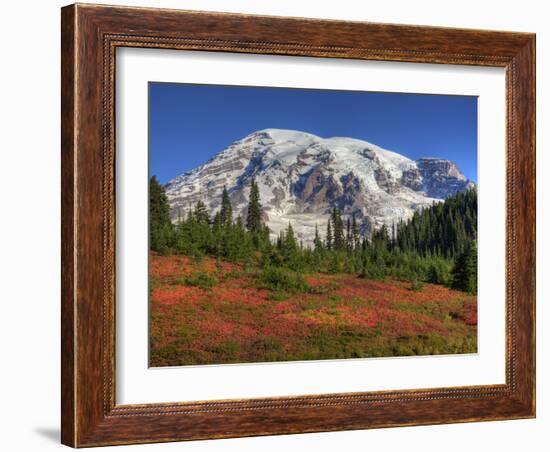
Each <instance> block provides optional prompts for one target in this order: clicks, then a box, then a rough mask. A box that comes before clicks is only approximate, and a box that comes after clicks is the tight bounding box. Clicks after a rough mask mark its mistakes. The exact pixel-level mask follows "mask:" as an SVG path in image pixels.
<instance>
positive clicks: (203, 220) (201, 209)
mask: <svg viewBox="0 0 550 452" xmlns="http://www.w3.org/2000/svg"><path fill="white" fill-rule="evenodd" d="M193 215H194V217H195V220H196V221H197V223H200V224H203V225H204V224H208V223H210V218H209V216H208V210H207V209H206V205H205V204H204V203H203V202H202V201H201V200H199V201H197V204H196V205H195V210H194V212H193Z"/></svg>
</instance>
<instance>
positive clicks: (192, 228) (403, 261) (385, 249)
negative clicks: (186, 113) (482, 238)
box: [149, 176, 477, 293]
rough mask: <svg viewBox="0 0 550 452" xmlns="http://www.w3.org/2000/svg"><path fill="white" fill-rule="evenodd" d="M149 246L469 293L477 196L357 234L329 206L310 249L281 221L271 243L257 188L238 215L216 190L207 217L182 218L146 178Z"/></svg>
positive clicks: (199, 209)
mask: <svg viewBox="0 0 550 452" xmlns="http://www.w3.org/2000/svg"><path fill="white" fill-rule="evenodd" d="M149 194H150V200H149V201H150V206H149V208H150V219H149V230H150V249H151V250H152V251H156V252H158V253H161V254H171V253H174V254H184V255H187V256H191V257H194V258H200V257H202V256H204V255H211V256H214V257H216V258H217V259H225V260H229V261H233V262H243V263H244V264H245V265H252V266H262V267H269V266H274V267H284V268H287V269H289V270H292V271H296V272H303V273H305V272H326V273H357V275H358V276H360V277H364V278H369V279H381V278H385V277H387V276H391V277H396V278H400V279H406V280H410V281H411V282H412V283H413V286H414V285H419V284H421V283H422V282H423V281H424V282H430V283H435V284H443V285H447V286H451V287H454V288H456V289H459V290H463V291H466V292H470V293H475V292H476V291H477V248H476V237H477V191H476V189H475V188H472V189H469V190H467V191H466V192H464V193H462V192H459V193H457V194H456V195H454V196H452V197H450V198H448V199H446V200H445V201H443V202H440V203H434V204H433V205H432V206H430V207H427V208H424V209H422V210H420V211H417V212H415V213H414V215H413V216H412V218H411V219H409V220H407V221H399V222H398V223H397V224H393V225H392V226H391V227H387V226H386V225H383V226H382V227H380V228H378V229H375V230H373V231H371V232H370V234H369V233H362V232H361V231H360V227H359V224H358V221H357V218H356V217H355V215H351V216H347V217H345V216H344V215H343V214H342V212H341V211H340V209H338V208H336V207H334V208H333V209H332V211H331V213H330V215H329V219H328V221H327V224H326V228H325V231H324V234H322V233H321V232H320V231H319V228H318V227H317V226H316V228H315V235H314V239H313V246H311V247H310V246H305V245H304V244H303V243H302V242H301V241H300V240H298V239H297V238H296V234H295V232H294V229H293V227H292V224H291V223H289V224H288V226H287V228H286V229H285V230H283V231H281V232H280V233H279V234H278V236H277V238H276V239H275V240H274V241H272V240H271V239H270V230H269V228H268V227H267V225H265V223H264V221H263V218H262V212H263V210H262V204H261V199H260V193H259V189H258V185H257V183H256V182H255V180H254V179H252V180H251V182H250V193H249V202H248V206H247V209H246V212H247V213H246V217H244V218H243V217H241V216H240V215H238V216H236V217H235V215H234V214H233V207H232V205H231V201H230V198H229V193H228V191H227V189H226V188H225V187H224V189H223V192H222V196H221V207H220V209H219V210H218V211H217V212H216V213H215V214H214V215H213V216H211V215H210V214H209V212H208V209H207V207H206V205H205V204H204V203H203V202H202V201H198V202H197V203H196V204H195V206H194V207H193V208H192V209H191V210H190V211H189V212H188V213H187V214H186V216H185V217H183V218H178V219H177V220H176V221H175V222H172V221H171V219H170V208H169V205H168V199H167V197H166V194H165V192H164V188H163V187H162V185H161V184H160V183H159V182H158V180H157V179H156V177H154V176H153V177H152V178H151V180H150V188H149Z"/></svg>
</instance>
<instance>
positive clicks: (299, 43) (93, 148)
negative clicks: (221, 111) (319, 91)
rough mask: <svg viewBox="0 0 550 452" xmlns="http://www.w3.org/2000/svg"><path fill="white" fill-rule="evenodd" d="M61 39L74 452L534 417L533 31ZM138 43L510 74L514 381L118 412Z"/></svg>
mask: <svg viewBox="0 0 550 452" xmlns="http://www.w3.org/2000/svg"><path fill="white" fill-rule="evenodd" d="M61 35H62V140H61V141H62V145H61V147H62V150H61V155H62V311H61V316H62V345H61V353H62V366H61V375H62V378H61V385H62V402H61V405H62V424H61V425H62V429H61V437H62V442H63V443H64V444H67V445H70V446H74V447H85V446H97V445H109V444H128V443H147V442H159V441H178V440H191V439H203V438H225V437H236V436H252V435H273V434H283V433H299V432H317V431H332V430H348V429H363V428H375V427H390V426H403V425H421V424H441V423H449V422H468V421H485V420H497V419H519V418H530V417H534V416H535V35H534V34H528V33H509V32H494V31H481V30H462V29H449V28H436V27H417V26H407V25H387V24H373V23H358V22H338V21H328V20H312V19H297V18H279V17H263V16H246V15H237V14H218V13H204V12H186V11H175V10H161V9H145V8H126V7H108V6H99V5H81V4H76V5H71V6H67V7H65V8H63V9H62V26H61ZM125 46H132V47H150V48H169V49H186V50H202V51H204V50H208V51H220V52H241V53H262V54H278V55H301V56H313V57H330V58H353V59H367V60H388V61H401V62H422V63H441V64H466V65H479V66H499V67H504V68H506V105H507V120H506V130H507V142H506V165H507V175H506V193H507V194H506V196H507V215H506V216H507V218H506V341H507V347H506V383H505V384H503V385H493V386H474V387H453V388H443V389H441V388H440V389H421V390H408V391H403V390H401V391H387V392H364V393H354V394H330V395H329V394H327V395H317V396H302V397H279V398H268V399H245V400H225V401H215V402H202V403H190V402H188V403H178V402H174V403H166V404H148V405H126V406H120V405H116V404H115V395H114V394H115V384H114V378H115V360H114V318H115V317H114V316H115V305H114V293H115V290H114V289H115V273H114V272H115V266H114V262H115V261H114V258H115V255H114V240H115V229H114V225H115V207H114V196H115V174H114V159H115V143H114V126H115V124H114V119H115V117H114V99H115V97H114V86H115V85H114V77H115V76H114V74H115V72H114V68H115V64H116V60H115V49H116V48H117V47H125ZM498 151H499V150H495V152H498ZM502 151H504V150H502Z"/></svg>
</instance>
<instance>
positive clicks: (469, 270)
mask: <svg viewBox="0 0 550 452" xmlns="http://www.w3.org/2000/svg"><path fill="white" fill-rule="evenodd" d="M452 276H453V283H452V286H453V288H455V289H458V290H463V291H464V292H469V293H474V294H475V293H477V244H476V242H475V241H474V240H472V241H470V242H468V243H467V244H466V246H465V248H464V251H463V252H462V253H461V254H459V255H458V256H457V258H456V259H455V264H454V268H453V271H452Z"/></svg>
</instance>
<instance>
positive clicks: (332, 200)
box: [166, 129, 473, 243]
mask: <svg viewBox="0 0 550 452" xmlns="http://www.w3.org/2000/svg"><path fill="white" fill-rule="evenodd" d="M253 177H254V178H255V180H256V182H257V184H258V187H259V190H260V197H261V201H262V205H263V209H264V219H265V221H266V223H267V225H268V226H269V228H270V229H271V231H272V232H273V233H274V234H276V233H278V232H279V231H280V230H281V229H283V228H286V227H287V225H288V223H289V222H290V223H291V224H292V226H293V228H294V230H295V232H296V235H297V236H298V238H300V239H302V240H303V241H304V242H305V243H310V242H311V241H312V240H313V236H314V233H315V225H318V227H319V230H320V231H321V232H322V233H324V228H325V227H326V222H327V219H328V216H329V213H330V211H331V210H332V208H333V207H338V208H339V209H340V210H341V211H342V214H343V216H344V217H346V216H351V215H355V218H356V220H357V222H358V224H359V225H360V227H361V230H362V232H366V231H370V230H372V229H376V228H378V227H380V226H382V225H383V224H386V225H387V226H390V227H391V225H392V223H394V222H397V221H399V220H400V219H408V218H410V217H411V216H412V214H413V213H414V211H415V210H418V209H421V208H423V207H425V206H428V205H431V204H432V203H433V202H438V201H442V200H443V199H445V198H447V197H449V196H452V195H454V194H455V193H456V192H458V191H464V190H466V189H467V188H469V187H470V186H473V183H472V182H470V181H468V180H467V179H466V177H465V176H464V175H463V174H462V173H461V172H460V170H459V169H458V167H457V166H456V165H455V164H454V163H453V162H451V161H449V160H444V159H438V158H421V159H419V160H416V161H415V160H411V159H409V158H407V157H405V156H403V155H400V154H398V153H395V152H391V151H388V150H385V149H382V148H380V147H379V146H376V145H374V144H372V143H369V142H366V141H362V140H356V139H353V138H346V137H333V138H320V137H318V136H315V135H312V134H309V133H305V132H300V131H295V130H280V129H265V130H260V131H257V132H254V133H252V134H250V135H248V136H246V137H244V138H243V139H241V140H239V141H236V142H234V143H232V144H231V145H230V146H229V147H227V148H226V149H224V150H223V151H221V152H220V153H218V154H217V155H216V156H214V157H213V158H211V159H210V160H209V161H208V162H206V163H205V164H204V165H201V166H199V167H198V168H195V169H194V170H192V171H189V172H186V173H184V174H182V175H180V176H178V177H176V178H174V179H172V180H171V181H170V182H169V183H168V184H167V185H166V194H167V197H168V201H169V203H170V207H171V216H172V218H173V219H177V218H178V217H183V216H184V215H185V214H186V212H187V211H188V210H189V209H190V208H192V207H193V206H194V205H195V203H196V202H197V201H199V200H202V201H203V202H204V203H205V204H206V206H207V207H208V208H209V209H210V212H211V213H213V212H215V211H217V210H218V209H219V207H220V202H221V194H222V190H223V187H224V186H226V187H227V190H228V191H229V196H230V199H231V202H232V205H233V212H234V216H235V217H236V216H238V215H242V216H243V218H244V217H245V216H246V208H247V204H248V194H249V187H250V180H251V178H253Z"/></svg>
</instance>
